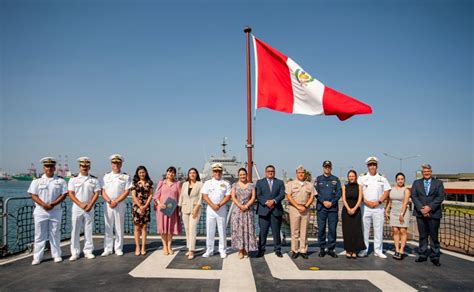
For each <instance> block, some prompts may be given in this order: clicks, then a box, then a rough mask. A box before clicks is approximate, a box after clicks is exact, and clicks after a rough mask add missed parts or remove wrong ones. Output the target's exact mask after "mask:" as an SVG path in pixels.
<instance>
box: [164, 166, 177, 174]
mask: <svg viewBox="0 0 474 292" xmlns="http://www.w3.org/2000/svg"><path fill="white" fill-rule="evenodd" d="M166 172H173V173H174V174H175V175H176V167H174V166H170V167H168V168H167V169H166Z"/></svg>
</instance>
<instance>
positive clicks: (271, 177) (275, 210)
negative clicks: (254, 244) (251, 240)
mask: <svg viewBox="0 0 474 292" xmlns="http://www.w3.org/2000/svg"><path fill="white" fill-rule="evenodd" d="M255 189H256V193H257V214H258V225H259V227H260V234H259V239H258V255H257V256H258V257H262V256H263V255H264V253H265V246H266V244H267V236H268V230H269V228H270V226H271V228H272V234H273V249H274V251H275V254H276V255H277V256H278V257H282V256H283V255H282V254H281V237H280V228H281V222H282V217H283V206H282V205H281V201H282V200H283V199H284V198H285V185H284V183H283V181H281V180H279V179H277V178H275V167H274V166H273V165H268V166H267V167H265V178H262V179H260V180H258V181H257V184H256V185H255Z"/></svg>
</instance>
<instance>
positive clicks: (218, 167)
mask: <svg viewBox="0 0 474 292" xmlns="http://www.w3.org/2000/svg"><path fill="white" fill-rule="evenodd" d="M211 167H212V170H213V171H214V170H217V171H222V169H223V167H222V163H219V162H216V163H213V164H212V166H211Z"/></svg>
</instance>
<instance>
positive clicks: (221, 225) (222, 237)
mask: <svg viewBox="0 0 474 292" xmlns="http://www.w3.org/2000/svg"><path fill="white" fill-rule="evenodd" d="M216 224H217V231H218V232H219V253H224V254H225V251H226V246H227V241H226V233H225V231H226V212H220V213H219V214H217V213H216V212H214V210H212V209H210V208H208V209H207V212H206V246H207V253H213V252H214V239H215V237H216Z"/></svg>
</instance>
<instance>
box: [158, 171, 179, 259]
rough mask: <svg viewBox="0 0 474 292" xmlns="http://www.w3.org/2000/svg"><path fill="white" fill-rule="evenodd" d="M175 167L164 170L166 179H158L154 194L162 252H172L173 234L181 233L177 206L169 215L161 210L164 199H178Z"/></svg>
mask: <svg viewBox="0 0 474 292" xmlns="http://www.w3.org/2000/svg"><path fill="white" fill-rule="evenodd" d="M175 176H176V168H174V167H173V166H170V167H168V169H167V170H166V179H165V180H163V181H160V183H159V184H158V187H157V188H156V193H155V196H154V197H153V198H154V200H155V210H156V221H157V227H158V228H157V229H158V233H159V234H161V240H162V241H163V254H165V255H169V254H173V250H172V249H171V241H172V240H173V235H178V234H181V223H180V222H179V216H178V208H176V209H175V210H174V211H173V213H172V214H171V216H167V215H165V214H164V213H163V212H162V211H161V210H162V209H165V208H166V205H165V203H166V200H168V198H172V199H173V200H175V201H176V204H177V203H178V201H179V192H180V190H181V186H180V183H179V182H177V181H175V179H174V178H175Z"/></svg>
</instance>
